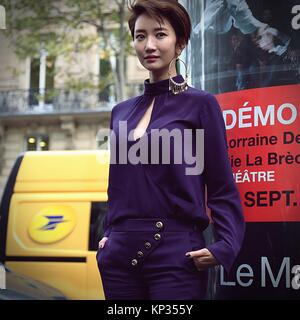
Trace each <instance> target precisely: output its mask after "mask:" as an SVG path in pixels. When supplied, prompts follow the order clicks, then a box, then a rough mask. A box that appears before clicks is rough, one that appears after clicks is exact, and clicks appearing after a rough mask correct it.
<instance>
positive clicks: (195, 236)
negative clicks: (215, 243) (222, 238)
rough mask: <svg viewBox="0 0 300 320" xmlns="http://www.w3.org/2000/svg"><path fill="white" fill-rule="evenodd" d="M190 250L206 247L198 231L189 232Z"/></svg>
mask: <svg viewBox="0 0 300 320" xmlns="http://www.w3.org/2000/svg"><path fill="white" fill-rule="evenodd" d="M189 241H190V247H191V250H190V251H196V250H200V249H203V248H205V247H206V244H205V239H204V236H203V234H202V233H201V232H199V231H191V232H189Z"/></svg>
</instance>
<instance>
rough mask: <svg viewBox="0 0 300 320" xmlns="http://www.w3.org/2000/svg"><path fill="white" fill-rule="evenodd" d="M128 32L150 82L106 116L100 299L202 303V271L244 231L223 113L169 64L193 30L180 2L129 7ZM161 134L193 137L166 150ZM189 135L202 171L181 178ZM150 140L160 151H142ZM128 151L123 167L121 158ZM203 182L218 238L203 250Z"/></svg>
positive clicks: (231, 256)
mask: <svg viewBox="0 0 300 320" xmlns="http://www.w3.org/2000/svg"><path fill="white" fill-rule="evenodd" d="M129 28H130V30H131V34H132V38H133V43H134V48H135V50H136V53H137V56H138V58H139V61H140V62H141V63H142V65H143V66H144V67H145V68H146V69H147V70H149V79H147V80H145V82H144V93H143V94H142V95H141V96H138V97H135V98H132V99H129V100H127V101H124V102H121V103H119V104H118V105H117V106H115V107H114V108H113V111H112V116H111V129H112V130H113V135H112V136H111V141H112V142H114V141H115V142H116V144H115V146H114V147H113V148H111V164H110V172H109V185H108V205H109V210H108V213H107V215H106V217H105V221H104V229H105V233H104V237H103V238H102V239H101V241H100V242H99V250H98V253H97V262H98V267H99V271H100V275H101V278H102V283H103V288H104V293H105V297H106V299H135V300H136V299H202V298H204V297H205V292H206V286H207V273H208V268H210V267H213V266H215V265H218V264H222V265H223V266H224V268H225V270H226V271H227V272H228V271H229V270H230V267H231V265H232V263H233V261H234V260H235V258H236V256H237V254H238V252H239V250H240V247H241V243H242V239H243V235H244V220H243V214H242V209H241V203H240V199H239V194H238V191H237V189H236V186H235V183H234V181H233V176H232V171H231V167H230V163H229V160H228V155H227V144H226V133H225V126H224V121H223V117H222V113H221V111H220V107H219V105H218V103H217V101H216V99H215V98H214V97H213V96H212V95H211V94H209V93H207V92H204V91H201V90H197V89H195V88H192V87H190V86H187V84H186V82H185V80H184V79H183V77H182V76H181V75H177V72H176V68H175V63H174V62H175V61H176V58H177V57H179V55H180V53H181V51H182V50H183V49H184V47H185V46H186V45H187V43H188V41H189V38H190V32H191V23H190V18H189V15H188V13H187V12H186V10H185V8H184V7H183V6H182V5H180V4H179V3H178V2H177V1H175V0H172V1H170V0H138V1H136V2H135V3H134V4H133V5H131V17H130V19H129ZM176 83H177V85H176ZM125 124H126V128H125V127H124V125H125ZM162 129H164V130H165V131H164V132H165V133H166V132H167V133H170V131H172V130H174V129H176V130H177V133H178V132H179V133H184V132H185V131H184V130H190V131H191V132H192V137H193V139H194V140H193V141H192V143H191V144H189V142H187V143H186V141H184V143H183V144H181V145H180V143H178V140H177V141H176V142H174V141H175V140H172V139H170V141H169V142H170V143H169V144H168V143H167V144H166V143H164V142H165V141H162V140H163V138H164V137H163V138H162V136H160V137H158V133H159V134H160V133H161V132H162V131H163V130H162ZM196 129H204V146H203V148H204V150H201V151H202V152H201V154H202V155H203V152H204V155H205V156H204V166H203V172H202V174H199V173H197V174H195V173H193V174H187V169H193V168H191V167H190V163H178V161H177V162H176V161H174V160H175V158H176V157H177V155H178V154H179V153H180V151H182V149H183V146H184V148H188V147H191V146H192V147H191V148H192V151H193V152H194V153H195V151H197V150H198V149H197V148H198V145H196V143H195V139H196V137H195V135H196V132H197V130H196ZM158 130H159V131H158ZM157 137H158V139H157ZM176 138H177V137H176ZM154 140H155V141H159V144H158V145H157V146H158V147H157V148H156V149H154V150H152V149H151V151H150V153H149V152H148V151H149V146H150V144H151V143H150V142H154ZM200 141H201V139H200ZM112 144H113V143H112ZM188 144H189V146H188ZM123 151H124V152H123ZM126 152H128V154H126V156H128V158H126V160H129V161H124V153H126ZM157 155H158V158H157ZM166 155H169V156H170V162H168V163H166V162H164V161H163V160H165V158H164V157H165V156H166ZM139 157H140V158H139ZM150 158H151V159H150ZM153 158H155V160H156V161H152V162H151V161H148V162H147V161H145V160H149V159H150V160H153ZM136 159H138V160H140V161H136ZM157 160H159V161H157ZM177 160H178V159H177ZM205 185H206V187H207V205H208V207H209V208H210V209H211V218H212V221H213V222H214V225H215V230H216V237H217V241H216V242H215V243H213V244H210V245H208V246H206V244H205V241H204V238H203V235H202V232H203V230H204V229H205V228H206V227H207V226H208V224H209V218H208V216H207V214H206V212H205Z"/></svg>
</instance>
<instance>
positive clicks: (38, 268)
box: [0, 150, 109, 299]
mask: <svg viewBox="0 0 300 320" xmlns="http://www.w3.org/2000/svg"><path fill="white" fill-rule="evenodd" d="M108 172H109V152H108V151H107V150H99V151H42V152H26V153H24V154H23V155H20V156H19V158H18V159H17V160H16V162H15V165H14V167H13V169H12V171H11V174H10V176H9V178H8V181H7V184H6V187H5V190H4V194H3V198H2V202H1V212H0V214H1V219H0V262H2V263H4V264H5V265H6V266H7V267H9V268H10V269H12V270H14V271H16V272H19V273H22V274H24V275H27V276H29V277H31V278H34V279H36V280H39V281H41V282H44V283H45V284H48V285H50V286H52V287H54V288H57V289H59V290H60V291H61V292H62V293H63V294H65V295H66V297H68V298H70V299H104V293H103V288H102V284H101V279H100V277H99V273H98V269H97V263H96V251H97V248H98V241H99V239H101V237H102V234H103V230H102V221H103V218H104V215H105V214H106V211H107V184H108Z"/></svg>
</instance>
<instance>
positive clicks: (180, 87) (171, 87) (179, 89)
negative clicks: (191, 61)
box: [168, 57, 188, 94]
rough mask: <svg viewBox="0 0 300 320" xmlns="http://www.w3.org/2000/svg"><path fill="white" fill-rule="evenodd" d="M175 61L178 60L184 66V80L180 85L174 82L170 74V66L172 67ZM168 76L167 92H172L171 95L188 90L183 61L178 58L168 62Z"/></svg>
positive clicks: (186, 71) (186, 72)
mask: <svg viewBox="0 0 300 320" xmlns="http://www.w3.org/2000/svg"><path fill="white" fill-rule="evenodd" d="M177 60H180V61H181V62H183V64H184V66H185V79H184V81H183V82H182V83H178V82H176V81H174V80H173V79H172V77H171V72H170V69H171V66H172V64H173V62H174V61H177ZM168 74H169V90H170V91H172V93H173V94H179V93H181V92H183V91H186V90H187V89H188V84H187V81H188V70H187V66H186V63H185V62H184V61H183V60H181V59H180V58H178V57H176V58H174V59H173V60H172V61H171V62H170V65H169V71H168Z"/></svg>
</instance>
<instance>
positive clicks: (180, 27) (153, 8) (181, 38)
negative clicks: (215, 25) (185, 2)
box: [128, 0, 192, 45]
mask: <svg viewBox="0 0 300 320" xmlns="http://www.w3.org/2000/svg"><path fill="white" fill-rule="evenodd" d="M129 12H130V17H129V20H128V26H129V29H130V31H131V36H132V39H134V27H135V23H136V20H137V18H138V17H139V16H140V15H141V14H143V13H146V14H148V15H149V16H150V17H151V18H154V19H156V20H157V21H158V22H159V23H160V24H161V23H162V22H163V18H166V19H167V20H168V21H169V23H170V24H171V26H172V27H173V29H174V30H175V33H176V37H177V43H179V44H183V45H187V43H188V41H189V39H190V36H191V29H192V27H191V20H190V17H189V14H188V13H187V11H186V9H185V8H184V7H183V6H182V5H181V4H180V3H179V2H178V1H177V0H137V1H133V2H132V1H130V4H129Z"/></svg>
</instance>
